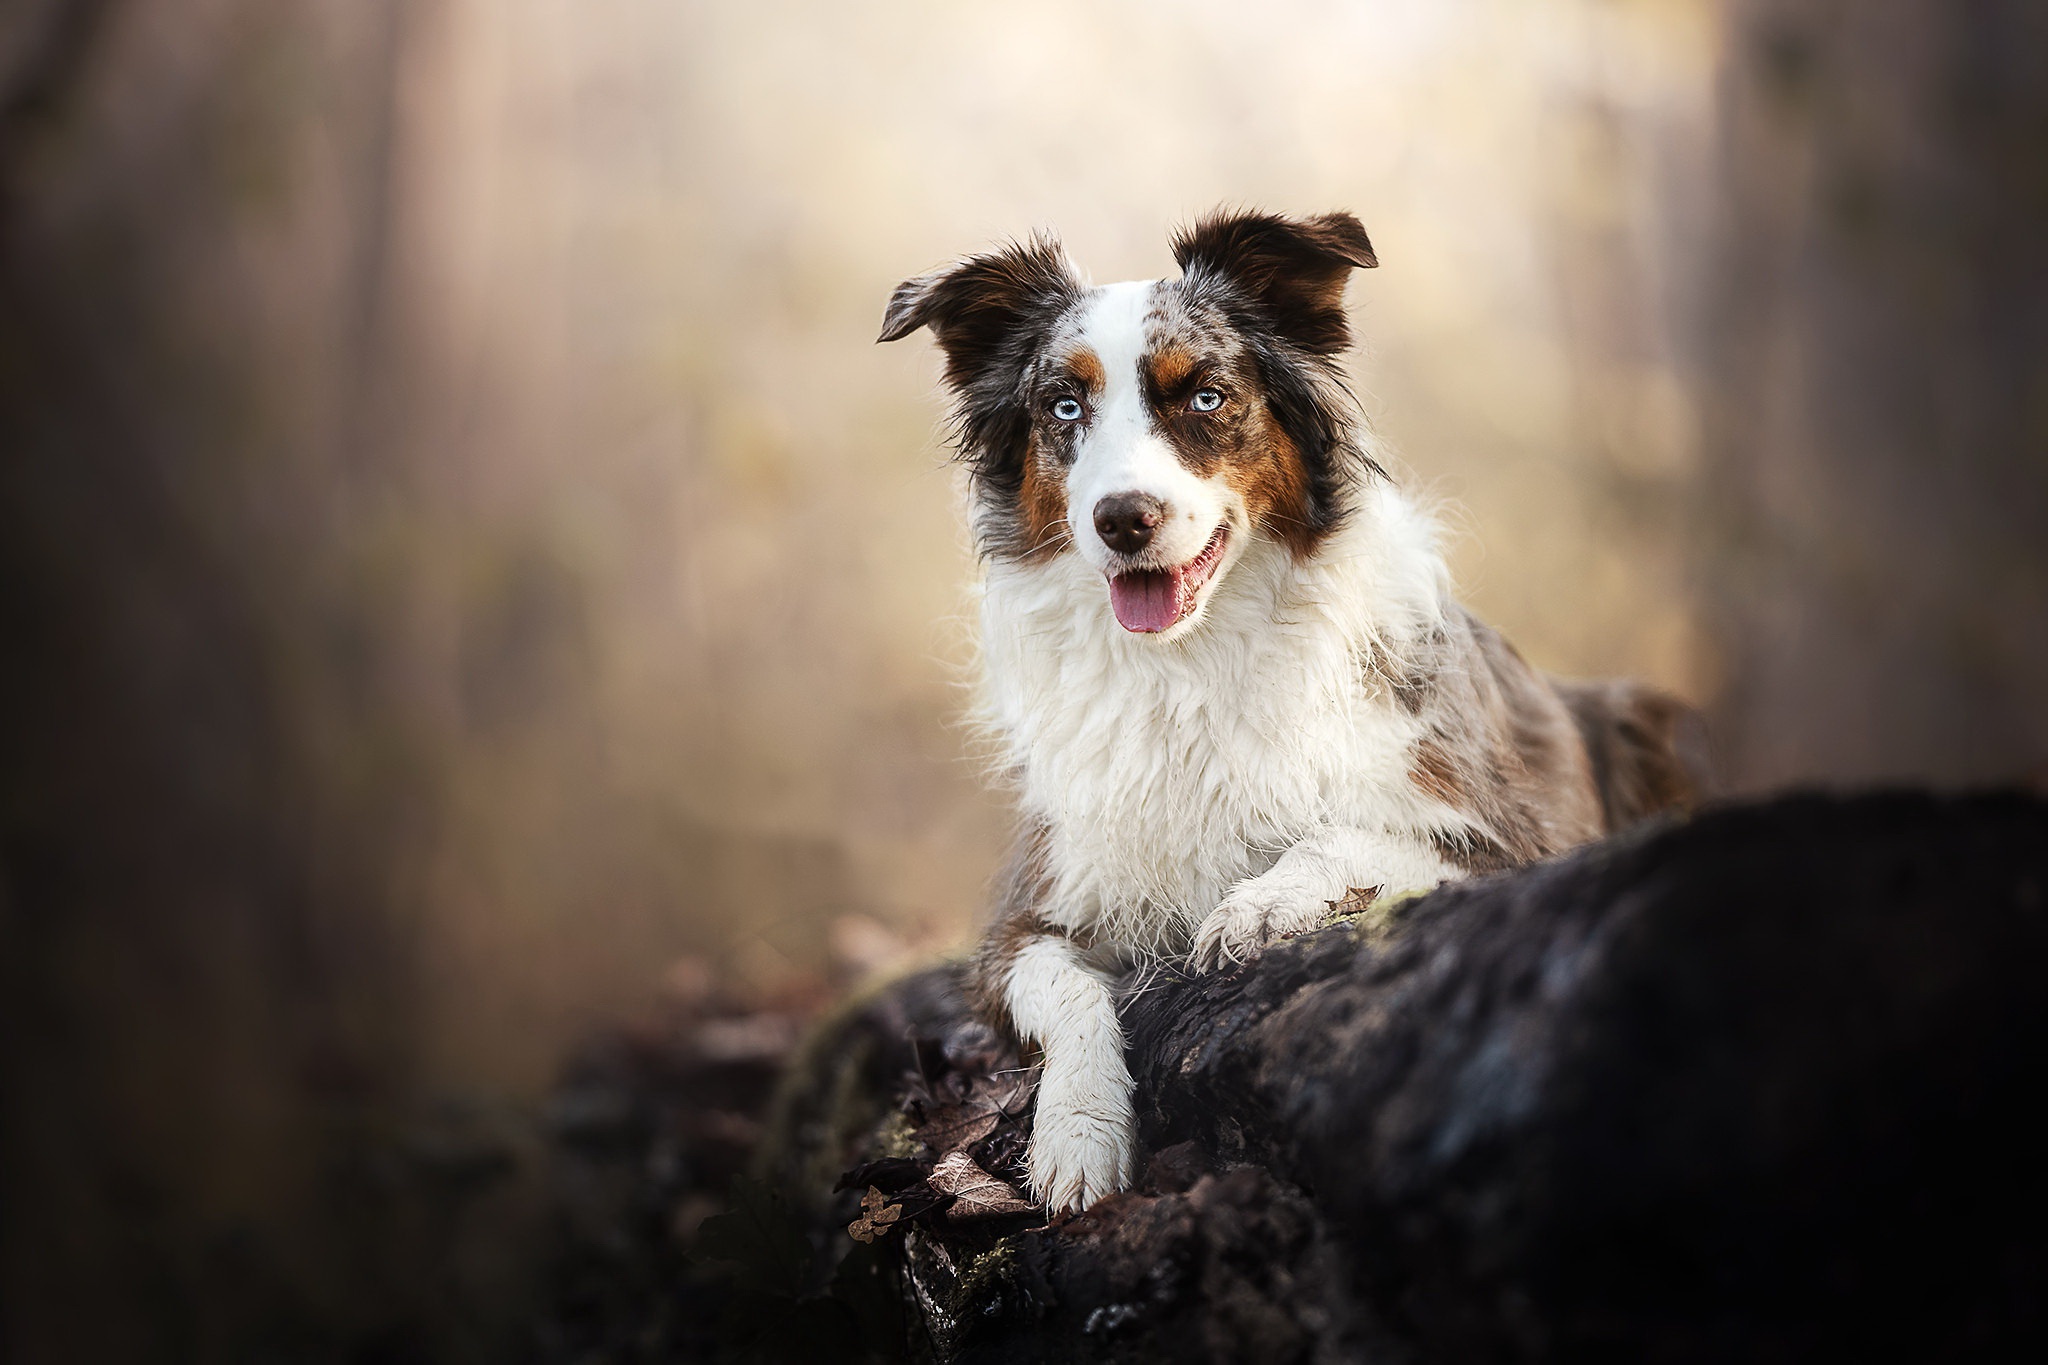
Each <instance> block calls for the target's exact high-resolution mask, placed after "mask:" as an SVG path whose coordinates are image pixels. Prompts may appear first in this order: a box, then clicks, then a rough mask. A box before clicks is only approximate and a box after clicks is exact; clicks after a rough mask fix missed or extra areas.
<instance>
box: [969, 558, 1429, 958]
mask: <svg viewBox="0 0 2048 1365" xmlns="http://www.w3.org/2000/svg"><path fill="white" fill-rule="evenodd" d="M1284 571H1285V565H1284V564H1283V563H1281V562H1279V561H1277V560H1276V561H1275V562H1273V563H1269V564H1264V565H1260V564H1254V563H1247V564H1245V565H1244V566H1243V567H1242V570H1241V572H1240V574H1239V575H1238V576H1237V579H1238V581H1237V582H1236V583H1235V584H1231V585H1226V586H1231V587H1235V589H1236V591H1234V592H1232V593H1231V594H1229V595H1228V596H1227V597H1225V598H1219V599H1218V600H1217V601H1216V602H1215V604H1214V606H1213V608H1212V613H1211V619H1210V620H1209V621H1208V622H1207V623H1206V625H1205V629H1204V630H1203V631H1202V632H1201V633H1200V634H1199V635H1196V636H1193V637H1191V638H1189V639H1186V640H1184V641H1177V642H1171V643H1169V644H1167V645H1165V646H1164V647H1162V645H1161V643H1160V642H1158V641H1155V640H1151V639H1146V638H1143V637H1137V636H1132V635H1129V634H1127V633H1126V632H1123V631H1122V630H1120V629H1119V628H1118V627H1117V626H1116V624H1115V622H1114V620H1113V619H1111V617H1110V615H1109V612H1108V609H1107V606H1106V604H1104V603H1102V602H1101V601H1100V600H1099V598H1100V595H1101V592H1102V590H1101V588H1100V585H1099V584H1096V583H1090V582H1088V581H1087V575H1086V574H1085V571H1083V572H1082V573H1081V574H1078V575H1077V574H1075V573H1074V572H1073V571H1072V570H1071V569H1067V568H1063V567H1062V565H1060V564H1059V563H1055V564H1053V565H1048V566H1044V567H1042V568H1038V569H1032V570H1023V571H1005V572H1002V573H999V574H992V576H991V579H990V582H989V583H988V584H987V587H986V596H985V598H984V627H985V656H986V665H987V669H988V678H987V684H988V692H987V698H986V705H987V709H988V716H987V719H988V720H989V722H990V723H991V724H992V727H993V729H994V730H995V733H996V735H997V737H998V738H999V740H1000V742H1001V744H1002V747H1003V752H1004V756H1005V757H1006V759H1007V760H1008V761H1009V764H1010V766H1011V768H1012V770H1013V772H1015V774H1016V775H1017V779H1018V782H1019V798H1020V801H1021V804H1022V806H1023V808H1024V812H1025V814H1026V815H1027V816H1029V817H1034V818H1036V819H1038V820H1040V821H1042V822H1043V823H1044V824H1045V826H1046V828H1047V830H1048V833H1049V836H1050V839H1049V849H1048V853H1049V859H1048V861H1049V868H1048V870H1049V872H1050V873H1051V876H1052V886H1051V894H1050V896H1049V897H1048V898H1047V902H1046V905H1045V913H1046V915H1047V917H1048V918H1049V919H1051V920H1052V921H1053V922H1055V923H1059V924H1062V925H1066V926H1068V927H1073V928H1081V927H1088V928H1092V929H1094V930H1095V931H1096V932H1097V933H1098V934H1099V935H1102V936H1105V937H1107V938H1108V939H1110V940H1112V941H1113V942H1116V943H1118V944H1120V945H1123V946H1127V947H1131V948H1135V949H1140V950H1152V951H1161V952H1178V951H1181V950H1183V949H1184V948H1185V947H1186V944H1187V942H1188V940H1189V938H1190V936H1191V935H1192V933H1193V931H1194V929H1195V928H1196V927H1197V926H1198V925H1199V924H1200V923H1201V922H1202V920H1203V919H1204V918H1205V917H1206V916H1207V915H1208V914H1209V912H1210V911H1212V910H1213V909H1215V908H1216V906H1217V904H1218V902H1219V901H1220V900H1221V899H1222V897H1223V895H1224V893H1225V892H1227V891H1228V890H1229V889H1230V887H1231V886H1232V885H1234V884H1235V883H1237V882H1239V881H1241V880H1243V879H1244V878H1246V877H1251V876H1255V875H1257V874H1258V873H1260V872H1263V871H1265V870H1266V869H1267V868H1268V867H1270V866H1271V865H1272V863H1273V861H1274V860H1275V859H1276V858H1278V856H1279V855H1280V854H1281V853H1282V852H1284V851H1285V850H1286V849H1287V848H1289V847H1291V846H1292V845H1293V844H1294V843H1295V842H1296V841H1298V840H1299V839H1301V838H1302V837H1303V836H1304V835H1305V834H1307V833H1308V832H1309V831H1311V830H1312V829H1314V828H1315V827H1316V826H1317V825H1319V824H1325V823H1340V824H1355V825H1368V826H1372V827H1376V828H1399V827H1405V826H1410V825H1415V824H1419V823H1421V822H1422V821H1424V820H1425V819H1426V815H1425V813H1424V812H1423V811H1422V809H1421V807H1420V804H1419V803H1418V802H1417V801H1416V800H1415V799H1414V794H1413V789H1412V788H1411V787H1410V785H1409V784H1408V781H1407V764H1406V754H1407V751H1408V748H1409V746H1410V745H1411V744H1412V742H1413V740H1414V737H1415V736H1414V722H1413V721H1412V719H1411V718H1409V717H1408V716H1407V715H1406V713H1405V712H1402V711H1400V710H1399V708H1398V707H1394V706H1392V705H1390V704H1388V702H1387V701H1386V700H1385V698H1384V696H1383V694H1380V693H1378V692H1376V691H1375V690H1374V689H1373V688H1371V687H1370V686H1369V685H1368V681H1367V676H1366V672H1365V668H1366V665H1365V660H1364V649H1363V642H1362V641H1361V639H1360V638H1359V637H1358V636H1357V634H1356V633H1355V632H1353V631H1351V630H1347V629H1345V621H1344V619H1343V616H1342V615H1341V614H1333V613H1332V612H1331V611H1330V610H1327V609H1324V608H1321V607H1298V606H1297V608H1296V609H1294V610H1287V609H1282V610H1280V611H1278V612H1277V613H1276V611H1275V607H1274V597H1275V581H1274V580H1275V579H1276V578H1277V576H1278V575H1280V574H1281V573H1283V572H1284Z"/></svg>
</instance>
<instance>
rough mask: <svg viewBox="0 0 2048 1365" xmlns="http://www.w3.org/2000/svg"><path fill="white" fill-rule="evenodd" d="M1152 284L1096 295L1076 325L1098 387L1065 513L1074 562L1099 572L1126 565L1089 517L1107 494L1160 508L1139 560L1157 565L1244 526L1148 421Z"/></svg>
mask: <svg viewBox="0 0 2048 1365" xmlns="http://www.w3.org/2000/svg"><path fill="white" fill-rule="evenodd" d="M1154 287H1155V286H1154V283H1153V282H1152V281H1150V280H1141V281H1134V282H1131V283H1128V284H1112V285H1107V286H1105V287H1103V288H1101V289H1098V290H1096V291H1095V294H1094V296H1093V297H1092V298H1091V299H1090V301H1089V303H1088V304H1087V306H1086V307H1085V308H1084V309H1083V310H1082V311H1081V312H1080V314H1079V317H1078V324H1077V326H1076V329H1075V331H1076V334H1077V339H1078V340H1079V341H1080V342H1081V344H1082V345H1085V346H1087V347H1088V348H1089V349H1090V350H1092V351H1093V352H1094V353H1095V356H1096V359H1098V360H1100V361H1101V362H1102V372H1103V387H1102V393H1101V394H1100V395H1098V396H1097V399H1096V402H1095V409H1094V411H1093V412H1092V413H1091V414H1090V416H1089V421H1088V427H1087V430H1086V431H1085V432H1084V433H1083V435H1082V437H1081V439H1080V441H1079V443H1078V445H1077V447H1076V450H1075V453H1074V464H1073V467H1072V468H1071V469H1070V470H1068V472H1067V506H1068V507H1069V508H1070V509H1071V510H1070V512H1069V514H1068V517H1069V521H1070V523H1071V524H1072V526H1073V528H1074V532H1075V544H1076V546H1077V547H1078V548H1079V550H1080V552H1081V557H1082V558H1083V559H1085V560H1087V561H1088V562H1089V563H1090V564H1092V565H1093V566H1094V567H1095V569H1096V571H1097V572H1098V573H1104V574H1106V573H1109V572H1110V571H1111V570H1112V569H1116V568H1125V567H1128V565H1127V564H1125V563H1124V562H1123V560H1122V556H1120V555H1117V554H1116V553H1115V552H1114V551H1112V550H1111V549H1110V548H1109V547H1108V546H1107V545H1105V544H1103V542H1102V538H1101V537H1100V536H1099V535H1097V534H1096V532H1095V521H1094V518H1093V517H1092V516H1091V515H1090V510H1091V509H1092V508H1094V506H1095V505H1096V504H1097V503H1098V502H1100V501H1102V499H1104V498H1106V497H1109V496H1110V495H1112V494H1115V493H1148V494H1150V495H1151V496H1153V497H1155V498H1157V499H1159V501H1160V502H1161V503H1163V504H1164V505H1165V508H1166V515H1165V517H1164V519H1163V520H1162V521H1161V523H1160V525H1159V528H1158V530H1157V531H1156V533H1155V534H1154V536H1153V539H1152V544H1151V546H1150V547H1148V554H1147V558H1148V559H1149V560H1153V561H1156V562H1157V563H1158V564H1159V565H1161V566H1167V565H1176V564H1185V563H1187V562H1188V561H1189V560H1191V559H1193V558H1194V557H1195V556H1197V555H1199V554H1201V552H1202V549H1203V547H1204V546H1206V545H1207V544H1208V543H1209V537H1210V535H1211V534H1212V533H1213V532H1214V531H1215V530H1216V528H1217V526H1218V525H1220V524H1221V523H1222V522H1223V521H1224V519H1225V518H1226V517H1232V518H1233V519H1234V520H1235V521H1236V522H1237V523H1238V524H1240V525H1242V524H1243V522H1244V520H1245V516H1244V500H1243V499H1242V498H1240V497H1238V495H1237V494H1236V493H1235V492H1234V491H1233V490H1232V489H1231V488H1230V487H1229V485H1227V484H1225V483H1224V482H1223V481H1222V480H1221V479H1203V478H1198V477H1196V475H1195V474H1194V473H1193V472H1192V471H1191V470H1189V468H1188V467H1187V466H1186V465H1185V464H1182V463H1181V460H1180V457H1179V456H1178V455H1176V454H1175V453H1174V450H1173V446H1172V445H1171V444H1170V443H1168V441H1167V440H1166V438H1165V437H1164V436H1162V435H1161V434H1160V433H1159V431H1158V430H1157V429H1156V427H1155V426H1154V425H1153V421H1152V413H1151V411H1150V409H1149V408H1148V407H1147V405H1146V402H1145V393H1144V389H1143V387H1142V385H1141V382H1140V380H1139V376H1138V362H1139V360H1140V359H1141V358H1142V357H1143V356H1144V354H1145V315H1146V313H1147V312H1148V311H1149V310H1150V308H1151V306H1152V291H1153V289H1154ZM1219 576H1220V574H1219ZM1211 582H1214V580H1213V579H1212V580H1211ZM1203 597H1204V598H1206V597H1207V593H1206V592H1205V593H1204V594H1203ZM1198 600H1199V599H1198ZM1197 614H1198V613H1197ZM1195 619H1196V615H1190V616H1189V618H1188V619H1187V620H1184V621H1181V622H1179V623H1177V624H1176V625H1175V627H1174V628H1173V630H1171V631H1167V632H1165V633H1166V634H1169V635H1170V634H1177V633H1182V632H1185V631H1187V630H1189V629H1190V628H1191V627H1192V625H1193V623H1194V621H1195Z"/></svg>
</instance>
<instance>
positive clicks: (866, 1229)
mask: <svg viewBox="0 0 2048 1365" xmlns="http://www.w3.org/2000/svg"><path fill="white" fill-rule="evenodd" d="M902 1216H903V1210H902V1208H901V1207H900V1206H898V1205H895V1204H891V1203H890V1202H889V1201H888V1199H887V1198H886V1197H885V1196H884V1195H883V1194H882V1192H881V1191H880V1190H878V1189H876V1188H875V1187H874V1186H873V1185H870V1186H868V1192H867V1193H866V1194H864V1195H862V1196H861V1198H860V1217H858V1218H856V1219H854V1220H853V1221H852V1222H851V1223H848V1224H847V1225H846V1233H847V1235H848V1236H849V1237H851V1238H853V1240H854V1241H856V1242H872V1241H874V1240H875V1238H877V1237H879V1236H881V1235H882V1234H883V1233H884V1232H887V1231H888V1230H889V1225H890V1224H891V1223H894V1222H895V1221H896V1220H897V1219H899V1218H901V1217H902Z"/></svg>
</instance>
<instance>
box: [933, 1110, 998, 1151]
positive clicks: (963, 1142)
mask: <svg viewBox="0 0 2048 1365" xmlns="http://www.w3.org/2000/svg"><path fill="white" fill-rule="evenodd" d="M1001 1121H1002V1115H1001V1114H1000V1113H999V1112H998V1111H997V1110H995V1109H994V1108H991V1107H989V1106H987V1105H982V1104H949V1105H947V1106H946V1107H945V1108H943V1109H940V1110H938V1111H937V1112H936V1113H934V1114H933V1115H932V1117H931V1121H930V1122H929V1123H927V1124H925V1125H924V1127H922V1128H920V1129H918V1130H917V1133H916V1138H917V1140H918V1141H919V1142H921V1143H923V1144H924V1145H925V1146H926V1147H928V1148H930V1149H931V1150H932V1151H934V1152H954V1151H958V1150H959V1149H960V1148H962V1147H965V1146H967V1145H968V1144H969V1143H974V1142H979V1141H981V1140H982V1139H983V1138H985V1137H987V1136H988V1135H989V1134H990V1133H993V1132H994V1131H995V1130H996V1124H997V1123H999V1122H1001Z"/></svg>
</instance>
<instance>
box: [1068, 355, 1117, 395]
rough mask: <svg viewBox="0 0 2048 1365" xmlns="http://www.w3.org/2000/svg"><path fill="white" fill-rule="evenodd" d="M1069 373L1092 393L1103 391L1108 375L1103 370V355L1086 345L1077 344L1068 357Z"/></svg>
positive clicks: (1076, 381)
mask: <svg viewBox="0 0 2048 1365" xmlns="http://www.w3.org/2000/svg"><path fill="white" fill-rule="evenodd" d="M1066 367H1067V373H1068V374H1069V375H1071V376H1073V379H1074V382H1075V383H1077V384H1079V385H1080V386H1081V387H1082V388H1084V389H1086V390H1088V392H1090V393H1101V392H1102V386H1103V385H1104V384H1105V383H1107V382H1108V376H1107V375H1105V374H1104V373H1103V370H1102V357H1101V356H1098V355H1097V354H1095V352H1094V351H1092V350H1090V349H1089V348H1088V347H1086V346H1076V347H1075V348H1074V350H1073V353H1072V354H1071V355H1069V356H1068V357H1067V358H1066Z"/></svg>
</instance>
